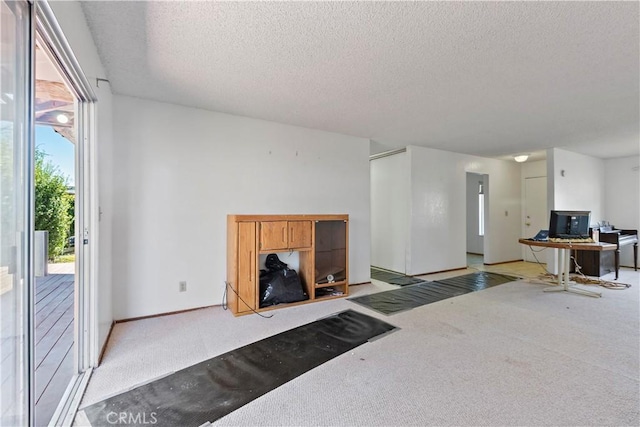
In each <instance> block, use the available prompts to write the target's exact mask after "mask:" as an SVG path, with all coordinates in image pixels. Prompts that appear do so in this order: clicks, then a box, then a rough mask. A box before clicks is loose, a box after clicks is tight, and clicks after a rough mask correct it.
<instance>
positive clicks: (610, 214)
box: [604, 156, 640, 267]
mask: <svg viewBox="0 0 640 427" xmlns="http://www.w3.org/2000/svg"><path fill="white" fill-rule="evenodd" d="M639 165H640V157H639V156H635V157H624V158H619V159H607V160H605V161H604V188H605V190H604V206H605V215H604V217H605V218H604V219H606V220H607V221H609V222H610V223H611V224H612V225H614V226H615V227H616V228H627V229H635V230H638V229H640V177H639V174H640V172H638V166H639ZM620 265H624V266H630V267H631V266H633V248H632V247H631V246H624V247H623V248H622V249H621V250H620Z"/></svg>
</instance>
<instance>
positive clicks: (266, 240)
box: [259, 221, 311, 251]
mask: <svg viewBox="0 0 640 427" xmlns="http://www.w3.org/2000/svg"><path fill="white" fill-rule="evenodd" d="M259 226H260V250H261V251H272V250H278V249H300V248H309V247H311V221H260V222H259Z"/></svg>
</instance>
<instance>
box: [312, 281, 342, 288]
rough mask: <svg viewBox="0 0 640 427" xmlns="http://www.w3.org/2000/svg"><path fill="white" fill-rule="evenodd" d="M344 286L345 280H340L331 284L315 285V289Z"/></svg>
mask: <svg viewBox="0 0 640 427" xmlns="http://www.w3.org/2000/svg"><path fill="white" fill-rule="evenodd" d="M346 284H347V281H346V280H341V281H339V282H333V283H316V288H331V287H338V286H344V285H346Z"/></svg>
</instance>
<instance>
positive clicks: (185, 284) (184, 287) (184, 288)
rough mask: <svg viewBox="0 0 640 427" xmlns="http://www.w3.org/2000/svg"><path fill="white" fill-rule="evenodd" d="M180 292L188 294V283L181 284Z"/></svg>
mask: <svg viewBox="0 0 640 427" xmlns="http://www.w3.org/2000/svg"><path fill="white" fill-rule="evenodd" d="M178 289H179V290H180V292H187V282H185V281H182V282H180V283H179V288H178Z"/></svg>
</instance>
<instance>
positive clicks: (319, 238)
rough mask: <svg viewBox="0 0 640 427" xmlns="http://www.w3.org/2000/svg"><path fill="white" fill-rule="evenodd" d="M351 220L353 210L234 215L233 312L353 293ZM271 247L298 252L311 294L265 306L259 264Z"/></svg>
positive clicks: (230, 233)
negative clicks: (344, 211)
mask: <svg viewBox="0 0 640 427" xmlns="http://www.w3.org/2000/svg"><path fill="white" fill-rule="evenodd" d="M348 225H349V216H348V215H229V216H228V218H227V303H228V306H229V308H230V309H231V311H232V312H233V314H235V315H241V314H249V313H252V312H254V311H264V310H271V309H274V308H280V307H284V306H290V305H295V304H304V303H309V302H314V301H319V300H324V299H330V298H338V297H342V296H346V295H348V293H349V282H348V277H349V274H348V254H349V250H348V247H349V246H348V236H349V233H348ZM269 253H283V255H286V256H290V255H291V254H292V253H295V254H296V257H295V259H296V260H297V265H296V266H294V267H296V268H294V269H295V270H296V271H297V272H298V276H299V277H300V280H301V282H302V286H303V287H304V289H305V291H306V293H307V295H309V299H308V300H306V301H301V302H296V303H291V304H280V305H277V306H271V307H264V308H262V307H260V303H259V302H260V279H259V277H260V264H261V260H263V259H264V257H266V254H269ZM287 259H288V258H287ZM284 261H285V262H287V260H284ZM263 268H264V267H263Z"/></svg>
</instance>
